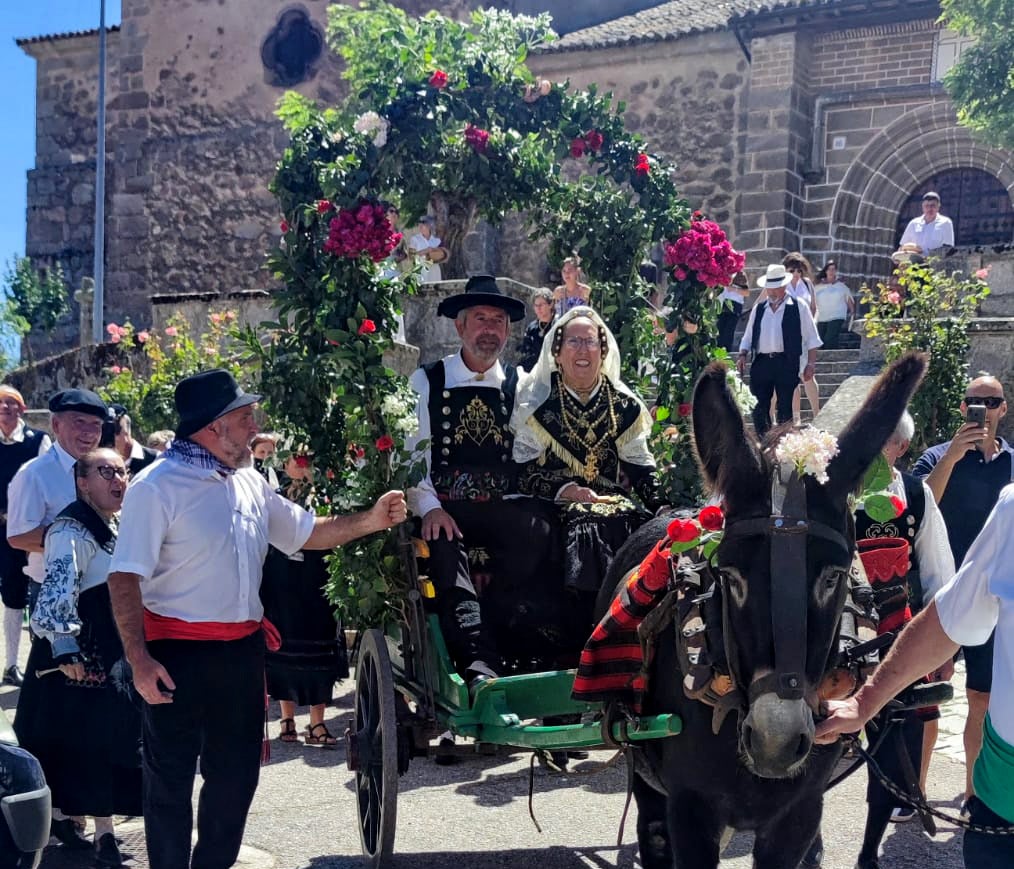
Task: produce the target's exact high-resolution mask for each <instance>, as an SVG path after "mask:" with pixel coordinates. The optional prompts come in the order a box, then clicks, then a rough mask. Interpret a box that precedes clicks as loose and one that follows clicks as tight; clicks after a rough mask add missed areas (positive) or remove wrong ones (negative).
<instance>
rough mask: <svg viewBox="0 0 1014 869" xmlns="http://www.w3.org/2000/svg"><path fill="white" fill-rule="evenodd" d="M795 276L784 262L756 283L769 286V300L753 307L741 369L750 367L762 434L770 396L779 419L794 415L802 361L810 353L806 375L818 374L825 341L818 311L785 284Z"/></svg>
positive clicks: (756, 420) (755, 421)
mask: <svg viewBox="0 0 1014 869" xmlns="http://www.w3.org/2000/svg"><path fill="white" fill-rule="evenodd" d="M791 279H792V276H791V275H790V274H789V273H788V272H787V271H786V270H785V266H783V265H781V264H776V265H769V266H768V269H767V273H766V274H765V275H764V277H762V278H760V279H759V280H758V281H757V285H758V286H760V287H763V288H765V289H766V290H767V299H765V300H764V301H763V302H760V303H759V304H756V305H754V306H753V308H752V309H751V311H750V319H749V320H748V321H747V324H746V331H745V332H744V333H743V339H742V341H740V345H739V358H738V359H737V360H736V368H737V369H738V371H739V373H740V374H744V373H745V372H746V362H747V359H748V358H749V357H750V355H751V354H752V355H753V364H752V365H751V366H750V391H751V392H752V393H753V394H754V395H755V396H756V398H757V406H756V407H755V408H754V409H753V427H754V430H755V431H756V432H757V437H759V438H763V437H764V435H765V434H767V431H768V429H770V428H771V396H772V395H775V396H777V405H778V422H779V423H783V422H788V421H789V420H791V419H792V394H793V392H794V391H795V389H796V387H797V386H798V385H799V377H800V370H799V369H800V362H801V360H802V356H803V354H804V353H805V354H806V362H805V364H804V365H803V370H802V378H803V380H804V381H807V380H811V379H812V378H813V372H814V370H815V366H816V364H817V348H818V347H820V346H821V344H822V343H823V342H822V341H821V340H820V337H819V336H818V335H817V327H816V325H815V324H814V322H813V315H812V314H811V313H810V309H809V308H808V307H807V306H806V305H800V304H799V303H798V302H797V301H796V299H794V298H793V297H792V296H790V295H788V294H787V293H786V291H785V288H786V286H787V284H788V283H789V281H790V280H791Z"/></svg>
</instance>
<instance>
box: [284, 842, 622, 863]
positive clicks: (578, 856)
mask: <svg viewBox="0 0 1014 869" xmlns="http://www.w3.org/2000/svg"><path fill="white" fill-rule="evenodd" d="M636 854H637V846H636V845H624V846H623V847H622V848H616V847H609V846H603V847H600V848H565V847H562V846H557V847H553V848H523V849H522V848H515V849H511V850H507V851H496V850H493V851H432V852H430V853H428V854H406V853H403V854H395V855H394V856H393V857H392V858H391V859H390V861H389V862H388V863H386V864H385V865H386V866H389V867H390V869H447V867H448V866H467V867H468V869H504V867H505V866H545V867H552V869H596V867H602V869H605V867H609V869H635V867H636V866H640V862H639V861H638V862H636V863H635V857H636ZM361 866H362V858H361V857H359V856H355V857H347V856H323V857H313V858H311V860H310V861H309V862H308V863H301V864H300V865H299V866H298V867H297V869H353V867H356V869H359V867H361Z"/></svg>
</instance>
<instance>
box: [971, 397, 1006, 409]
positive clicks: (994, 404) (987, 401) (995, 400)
mask: <svg viewBox="0 0 1014 869" xmlns="http://www.w3.org/2000/svg"><path fill="white" fill-rule="evenodd" d="M1003 401H1004V400H1003V398H1001V397H1000V396H999V395H966V396H965V404H966V405H967V406H968V407H973V406H974V405H976V404H984V405H985V406H986V407H988V408H989V409H990V410H996V409H997V408H998V407H999V406H1000V405H1001V404H1003Z"/></svg>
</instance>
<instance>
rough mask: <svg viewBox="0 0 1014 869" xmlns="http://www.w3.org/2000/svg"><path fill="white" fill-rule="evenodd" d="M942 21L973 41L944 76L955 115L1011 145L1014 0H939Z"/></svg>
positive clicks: (1001, 143) (1013, 138) (999, 142)
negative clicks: (955, 110)
mask: <svg viewBox="0 0 1014 869" xmlns="http://www.w3.org/2000/svg"><path fill="white" fill-rule="evenodd" d="M940 5H941V7H942V9H943V15H942V16H941V21H942V22H943V23H944V24H945V25H946V26H947V27H949V28H950V29H952V30H956V31H957V32H958V33H961V34H963V35H965V36H974V37H975V39H976V43H975V45H974V46H972V47H971V48H969V49H967V50H966V51H964V52H963V53H962V55H961V59H960V60H959V62H958V63H957V64H956V65H955V66H954V67H953V68H952V69H951V70H950V71H949V72H948V73H947V75H946V77H945V78H944V82H945V84H946V86H947V90H948V92H949V93H950V95H951V98H952V99H953V100H954V102H955V104H956V105H957V107H958V119H959V120H960V122H961V123H962V124H964V125H965V126H967V127H968V128H969V129H972V130H975V131H976V132H977V133H979V134H980V135H982V137H983V138H985V139H986V140H988V141H989V142H991V143H993V144H994V145H998V146H1000V147H1004V148H1014V0H941V4H940Z"/></svg>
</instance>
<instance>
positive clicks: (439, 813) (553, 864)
mask: <svg viewBox="0 0 1014 869" xmlns="http://www.w3.org/2000/svg"><path fill="white" fill-rule="evenodd" d="M955 688H956V691H955V694H956V699H955V701H953V702H952V703H951V704H950V708H949V709H947V710H946V711H945V716H944V719H943V722H942V725H943V726H942V731H941V739H940V745H939V747H938V749H937V752H936V754H935V757H934V760H933V765H932V766H931V769H930V786H929V791H930V794H929V796H930V801H931V802H932V803H933V804H934V805H937V806H939V807H942V808H945V809H950V810H956V808H957V806H958V804H959V802H960V795H961V792H962V789H963V786H964V767H963V764H962V749H961V727H962V725H963V721H964V692H963V675H962V674H960V673H959V675H958V676H957V677H956V679H955ZM16 698H17V691H16V689H13V688H7V687H3V688H0V707H2V708H4V709H6V710H8V712H10V713H13V708H14V705H15V703H16ZM351 705H352V688H351V683H350V682H347V683H346V684H345V685H343V686H341V687H340V688H339V693H338V696H337V699H336V702H335V703H334V705H333V708H332V709H330V710H329V712H328V716H327V722H328V726H329V727H330V728H331V730H332V732H333V733H335V734H336V735H338V734H339V733H341V732H342V730H343V729H344V723H345V720H346V719H347V718H348V717H349V715H350V710H351ZM278 717H279V716H278V710H277V706H273V708H272V710H271V722H272V723H271V734H272V736H275V735H276V734H277V729H278V725H277V721H278ZM306 724H307V716H306V715H305V714H304V715H303V716H300V717H299V718H297V725H298V727H299V728H300V729H302V728H304V727H305V726H306ZM609 757H610V753H609V752H593V754H592V758H591V760H589V761H586V762H581V763H578V764H576V765H575V769H576V770H577V771H580V770H582V769H588V768H590V767H591V766H592V764H593V763H595V762H596V761H603V760H606V759H608V758H609ZM350 781H351V775H350V773H348V771H347V770H346V768H345V762H344V751H343V749H342V748H339V749H338V750H334V751H328V750H323V749H318V748H306V747H304V746H303V745H302V744H301V743H299V744H294V745H293V744H283V743H280V742H278V741H277V740H274V741H273V743H272V759H271V762H270V763H269V765H268V766H266V767H265V768H264V770H263V772H262V776H261V785H260V788H259V790H258V793H257V797H256V799H255V801H254V804H253V807H252V810H251V813H250V818H249V822H248V825H247V831H246V837H245V843H246V846H247V847H246V848H245V849H244V854H243V855H242V858H241V863H240V864H238V865H239V866H241V867H243V869H271V867H278V869H353V867H360V866H362V865H363V862H362V858H361V856H360V846H359V839H358V827H357V818H356V809H355V802H354V800H353V794H352V791H351V789H350ZM535 785H536V787H535V794H536V795H535V813H536V816H537V817H538V819H539V822H540V823H541V825H542V828H543V832H542V833H541V834H540V833H538V832H537V831H536V829H535V827H534V826H533V824H532V822H531V820H530V819H529V817H528V809H527V793H528V758H527V756H513V757H507V756H494V757H486V756H478V755H477V756H475V757H469V758H466V759H464V760H463V761H462V762H460V763H458V764H456V765H454V766H450V767H440V766H436V765H435V764H433V763H432V762H431V761H428V760H424V759H417V760H415V761H413V763H412V766H411V768H410V769H409V771H408V773H407V774H406V775H405V776H404V777H403V778H402V779H401V781H400V796H399V801H398V825H397V828H398V834H397V839H396V842H395V857H394V859H393V861H392V862H391V864H390V865H391V867H392V869H447V867H455V869H500V867H517V866H525V865H531V866H536V865H537V866H538V869H579V867H589V869H606V867H622V869H631V867H637V866H640V861H639V860H638V858H637V856H636V851H637V849H636V845H635V834H634V826H635V822H634V812H633V810H632V813H631V817H630V818H629V819H628V822H627V828H626V833H625V835H624V839H623V844H622V845H621V846H620V847H616V834H617V829H618V826H619V821H620V816H621V814H622V811H623V802H624V794H625V787H626V773H625V770H624V768H623V765H622V763H620V764H619V765H618V766H616V767H614V768H611V769H609V770H607V771H605V772H602V773H598V774H596V775H566V776H562V775H558V774H550V773H547V772H545V771H543V770H542V769H539V768H537V769H536V771H535ZM864 792H865V773H863V772H859V773H857V774H856V775H854V776H853V777H852V778H851V779H849V780H848V781H846V782H845V783H844V784H842V785H841V786H840V787H838V788H836V789H835V790H833V791H832V792H831V793H830V794H829V795H828V798H827V804H826V808H825V814H824V818H825V823H824V836H825V841H826V845H827V856H826V858H825V861H824V867H825V869H852V867H853V865H854V863H855V858H856V854H857V852H858V848H859V842H860V840H861V837H862V829H863V823H864V820H865V803H864V799H863V795H864ZM119 830H120V832H121V834H122V835H123V837H124V839H125V840H126V842H125V846H124V847H125V849H127V850H130V851H133V852H134V853H135V854H137V855H139V857H138V858H137V859H135V860H133V861H131V863H130V864H129V865H132V866H138V867H140V866H146V865H147V863H146V861H145V860H144V859H143V849H142V844H143V832H142V831H141V829H140V824H139V822H138V821H127V822H124V823H123V824H121V826H120V827H119ZM750 844H751V841H750V837H749V836H746V835H743V836H737V837H736V838H734V839H733V841H732V843H731V844H730V846H729V848H728V849H727V851H726V854H725V859H724V861H723V864H722V865H723V866H729V867H734V869H748V867H749V866H750V857H749V849H750ZM882 853H883V860H882V865H883V867H884V869H961V865H962V864H961V854H960V833H959V832H958V831H957V830H956V829H955V828H953V827H951V826H950V825H947V824H941V828H940V832H939V833H938V835H937V836H936V837H935V839H930V838H928V837H927V836H926V835H924V834H923V833H922V832H920V830H919V828H918V825H917V824H915V823H909V824H902V825H892V826H891V828H890V829H889V830H888V835H887V837H886V839H885V842H884V846H883V851H882ZM90 865H91V861H90V858H89V859H86V858H81V857H77V856H73V857H72V856H71V855H64V854H61V853H60V850H59V849H58V848H50V849H48V850H47V852H46V854H45V856H44V860H43V863H42V867H43V869H72V867H83V866H90ZM181 869H182V867H181Z"/></svg>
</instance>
